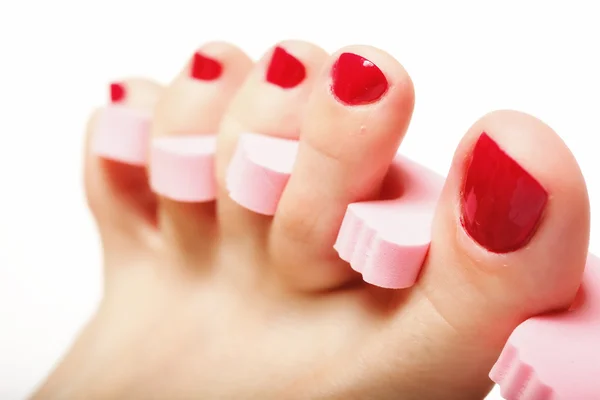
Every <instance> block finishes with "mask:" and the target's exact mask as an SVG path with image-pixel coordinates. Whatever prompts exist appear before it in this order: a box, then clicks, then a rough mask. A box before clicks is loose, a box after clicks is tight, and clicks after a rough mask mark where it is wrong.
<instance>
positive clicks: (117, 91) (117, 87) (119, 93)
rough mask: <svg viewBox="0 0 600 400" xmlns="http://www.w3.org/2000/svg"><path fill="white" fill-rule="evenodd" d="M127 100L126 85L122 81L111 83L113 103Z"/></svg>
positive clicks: (111, 99)
mask: <svg viewBox="0 0 600 400" xmlns="http://www.w3.org/2000/svg"><path fill="white" fill-rule="evenodd" d="M123 100H125V86H123V85H122V84H120V83H111V84H110V101H111V102H113V103H119V102H121V101H123Z"/></svg>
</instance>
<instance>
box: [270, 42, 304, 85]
mask: <svg viewBox="0 0 600 400" xmlns="http://www.w3.org/2000/svg"><path fill="white" fill-rule="evenodd" d="M305 77H306V68H305V67H304V65H303V64H302V62H301V61H300V60H298V59H297V58H296V57H294V56H293V55H291V54H290V53H288V52H287V51H285V49H283V48H282V47H279V46H277V47H275V49H274V50H273V55H272V56H271V62H270V63H269V68H268V69H267V82H269V83H272V84H274V85H277V86H281V87H282V88H284V89H290V88H293V87H295V86H298V85H299V84H300V83H302V81H303V80H304V78H305Z"/></svg>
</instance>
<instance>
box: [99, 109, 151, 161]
mask: <svg viewBox="0 0 600 400" xmlns="http://www.w3.org/2000/svg"><path fill="white" fill-rule="evenodd" d="M150 123H151V116H150V114H149V113H144V112H142V111H138V110H133V109H131V108H128V107H125V106H114V105H111V106H107V107H105V108H104V109H102V110H101V111H100V112H99V114H98V119H97V121H96V130H95V132H94V137H93V138H92V140H93V142H92V152H93V153H94V154H97V155H98V156H100V157H103V158H107V159H111V160H115V161H119V162H122V163H126V164H132V165H146V161H147V152H148V140H149V135H150Z"/></svg>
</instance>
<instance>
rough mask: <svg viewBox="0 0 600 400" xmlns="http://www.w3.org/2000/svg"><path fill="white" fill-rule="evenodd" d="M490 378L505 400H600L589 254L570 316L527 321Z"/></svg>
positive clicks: (598, 310)
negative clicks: (497, 386)
mask: <svg viewBox="0 0 600 400" xmlns="http://www.w3.org/2000/svg"><path fill="white" fill-rule="evenodd" d="M490 378H491V379H492V380H493V381H494V382H496V383H497V384H498V385H499V386H500V392H501V394H502V396H503V397H504V398H505V399H507V400H523V399H527V400H529V399H532V400H559V399H561V400H562V399H565V400H570V399H573V400H574V399H582V400H583V399H600V382H599V378H600V259H599V258H598V257H597V256H594V255H592V254H590V255H589V256H588V260H587V264H586V268H585V271H584V274H583V281H582V285H581V289H580V291H579V293H578V296H577V298H576V300H575V302H574V304H573V306H572V307H571V309H570V310H569V311H565V312H563V313H556V314H553V315H546V316H540V317H535V318H531V319H528V320H527V321H525V322H523V323H522V324H521V325H519V326H518V327H517V328H516V329H515V330H514V331H513V333H512V335H511V336H510V338H509V340H508V342H507V344H506V346H505V347H504V350H503V351H502V353H501V355H500V357H499V358H498V361H497V362H496V364H495V365H494V367H493V368H492V370H491V372H490Z"/></svg>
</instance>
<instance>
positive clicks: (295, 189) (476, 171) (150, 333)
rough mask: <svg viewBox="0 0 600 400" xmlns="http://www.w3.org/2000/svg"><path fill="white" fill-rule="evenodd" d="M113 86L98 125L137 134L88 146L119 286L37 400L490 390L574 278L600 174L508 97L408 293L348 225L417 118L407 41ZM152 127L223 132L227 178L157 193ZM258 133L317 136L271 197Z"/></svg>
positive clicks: (464, 158)
mask: <svg viewBox="0 0 600 400" xmlns="http://www.w3.org/2000/svg"><path fill="white" fill-rule="evenodd" d="M113 88H114V90H113V94H114V100H115V101H116V102H117V103H118V104H113V105H111V106H109V107H106V108H104V109H102V110H99V111H98V112H97V113H95V115H94V117H93V118H92V119H91V121H90V125H89V129H88V131H89V132H88V133H89V135H90V138H92V137H93V135H95V134H96V135H101V134H102V132H101V131H99V130H101V129H105V128H106V127H107V126H109V127H110V128H111V129H112V132H113V133H115V132H116V133H118V132H119V129H120V130H121V131H123V130H127V131H128V132H129V133H130V134H131V132H137V133H136V134H133V135H128V137H129V138H132V137H133V138H135V137H137V138H138V139H136V140H133V139H132V140H133V141H134V142H135V143H126V144H125V143H122V142H119V141H116V142H115V141H111V140H104V141H103V140H99V141H95V140H97V139H94V140H90V141H89V143H90V146H89V147H88V149H87V158H86V160H87V161H86V188H87V194H88V199H89V203H90V207H91V209H92V211H93V213H94V215H95V217H96V219H97V222H98V226H99V230H100V232H101V236H102V239H103V246H104V257H105V295H104V298H103V301H102V303H101V305H100V307H99V310H98V312H97V314H96V315H95V317H94V318H93V319H92V320H91V322H90V323H89V325H88V326H87V328H86V329H85V330H84V332H83V333H82V334H81V336H80V337H79V339H78V340H77V342H76V343H75V344H74V346H73V348H72V349H71V351H70V352H69V353H68V355H67V356H66V357H65V358H64V360H63V361H62V362H61V363H60V365H59V366H58V367H57V368H56V370H55V371H54V373H53V374H52V375H51V376H50V377H49V378H48V380H47V381H46V382H45V383H44V384H43V385H42V386H41V388H40V389H39V390H38V392H37V393H36V394H35V396H34V397H35V398H39V399H53V398H54V399H64V398H86V399H106V398H127V399H151V398H156V399H162V398H172V399H183V398H202V399H240V398H257V399H295V398H298V399H300V398H302V399H305V398H310V399H351V398H357V399H367V398H368V399H397V398H402V399H481V398H483V397H484V396H485V394H486V393H487V392H488V391H489V390H490V389H491V386H492V382H491V381H490V379H489V377H488V374H489V371H490V369H491V368H492V366H493V365H494V362H495V361H496V360H497V358H498V356H499V355H500V352H501V350H502V348H503V345H504V343H505V342H506V340H507V338H508V337H509V335H510V334H511V332H512V331H513V330H514V329H515V327H517V326H518V325H519V324H520V323H521V322H522V321H524V320H526V319H528V318H529V317H531V316H534V315H538V314H541V313H544V312H547V311H551V310H558V309H563V308H567V307H568V306H569V305H570V304H571V302H572V301H573V299H574V297H575V294H576V292H577V288H578V285H579V282H580V279H581V276H582V272H583V269H584V265H585V261H586V255H587V245H588V232H589V205H588V197H587V192H586V187H585V184H584V180H583V178H582V175H581V173H580V171H579V168H578V166H577V163H576V162H575V160H574V158H573V156H572V155H571V153H570V152H569V151H568V150H567V148H566V147H565V145H564V144H563V142H562V141H561V140H560V139H559V137H558V136H557V135H556V134H555V133H554V132H553V131H552V130H551V129H550V128H549V127H548V126H546V125H545V124H543V123H542V122H540V121H539V120H537V119H535V118H533V117H531V116H528V115H525V114H521V113H517V112H512V111H498V112H493V113H490V114H488V115H486V116H484V117H483V118H481V119H480V120H479V121H477V122H476V123H475V124H474V125H473V126H472V127H471V128H470V129H469V130H468V132H467V133H466V135H465V136H464V138H463V140H462V141H461V143H460V145H459V146H458V149H457V150H456V153H455V157H454V161H453V163H452V166H451V168H450V171H449V174H448V177H447V180H446V182H445V184H444V186H443V189H442V191H441V194H440V195H439V196H440V199H439V202H438V203H437V208H436V209H435V217H434V218H433V221H432V228H431V232H432V234H431V246H430V249H429V253H428V255H427V258H426V260H425V261H424V265H423V269H422V271H421V274H420V276H419V277H418V279H417V281H416V283H415V284H414V285H413V286H412V287H410V288H406V289H402V290H389V289H382V288H379V287H376V286H373V285H370V284H367V283H365V282H364V281H363V279H362V276H361V275H360V274H358V273H356V272H354V271H353V269H352V268H350V266H349V265H348V264H347V263H346V262H344V261H342V260H340V258H339V257H338V254H337V252H336V251H335V250H334V244H335V241H336V237H337V233H338V230H339V228H340V225H341V223H342V220H343V218H344V215H345V213H346V209H347V206H348V205H349V204H350V203H355V202H364V201H369V200H374V199H377V198H378V196H379V194H380V192H381V188H382V184H383V183H384V181H385V179H384V178H385V177H386V173H387V171H388V166H389V165H390V163H391V162H392V160H393V158H394V157H395V153H396V149H397V148H398V146H399V144H400V142H401V140H402V138H403V136H404V134H405V132H406V130H407V127H408V124H409V121H410V117H411V114H412V111H413V104H414V93H413V85H412V82H411V80H410V78H409V76H408V74H407V73H406V71H405V70H404V68H403V67H402V66H401V65H400V64H399V63H398V62H397V61H396V60H394V59H393V58H392V57H391V56H389V55H388V54H386V53H384V52H382V51H380V50H378V49H375V48H372V47H365V46H352V47H347V48H344V49H342V50H340V51H338V52H336V53H335V54H333V55H331V56H329V55H327V54H326V53H325V52H324V51H323V50H322V49H320V48H318V47H316V46H314V45H312V44H308V43H304V42H298V41H288V42H284V43H281V44H280V45H279V46H278V47H275V48H274V49H272V50H270V51H269V52H268V53H267V54H266V55H265V56H264V57H263V58H262V59H261V60H260V61H259V62H258V63H256V64H255V65H253V64H252V63H251V61H250V60H249V58H248V57H247V56H246V55H245V54H243V53H242V52H241V51H240V50H238V49H237V48H235V47H233V46H231V45H228V44H224V43H211V44H208V45H206V46H204V47H203V48H201V49H200V50H199V52H198V53H197V54H195V55H194V57H192V60H191V61H190V62H188V63H187V65H186V66H185V67H184V68H183V70H182V72H181V73H180V74H179V76H178V77H177V78H176V79H175V80H174V81H173V82H172V83H171V84H170V85H169V86H168V87H167V88H164V89H162V88H159V87H158V86H157V85H154V84H152V83H150V82H146V81H141V80H131V81H124V82H122V83H121V84H120V86H115V87H113ZM107 116H108V117H110V118H112V119H110V121H108V120H107ZM150 116H151V120H150ZM107 121H108V122H107ZM148 130H150V132H151V136H152V138H153V139H152V140H153V143H155V142H156V141H160V140H162V141H163V143H164V140H165V139H167V140H171V138H174V139H173V140H175V141H177V140H179V139H181V137H183V136H185V135H191V134H194V135H196V136H197V135H206V140H207V141H211V140H216V148H217V150H216V154H214V157H213V155H212V154H209V152H207V154H206V155H205V157H204V156H203V157H200V158H197V159H196V161H197V162H198V163H199V164H198V165H203V166H205V167H206V168H208V169H209V171H212V169H211V168H214V176H215V177H216V184H214V186H212V187H210V185H209V186H203V187H202V188H195V187H194V186H193V182H190V183H188V185H187V186H185V187H187V188H188V189H189V190H186V191H184V192H182V193H180V196H179V198H177V196H170V197H167V196H161V195H157V194H155V192H156V191H155V190H152V186H151V183H149V182H153V181H152V179H153V174H154V173H159V171H155V170H154V169H153V168H154V164H153V157H154V152H149V151H148V150H147V149H145V148H143V147H141V146H140V145H139V143H143V138H144V135H145V134H146V133H147V132H148ZM217 132H218V135H217V136H216V138H215V139H212V135H214V134H216V133H217ZM246 132H253V133H256V134H261V135H265V136H270V137H277V138H284V139H292V140H296V139H298V140H299V147H298V151H297V156H296V160H295V162H294V164H293V173H292V175H291V177H290V178H289V181H287V182H286V184H285V190H284V191H283V193H282V195H281V198H279V199H278V204H277V207H276V210H275V212H274V215H273V216H269V215H264V214H260V213H256V212H254V211H251V210H249V209H248V208H246V207H243V206H241V205H240V204H238V203H237V202H236V201H234V200H233V199H232V198H231V196H229V191H228V189H227V180H228V166H229V165H230V161H231V160H232V157H233V156H234V154H235V152H236V146H237V145H238V142H239V140H238V139H239V138H240V135H241V134H243V133H246ZM104 133H106V132H104ZM136 135H137V136H136ZM432 139H433V140H435V138H432ZM184 140H185V139H184ZM148 154H150V157H149V158H150V159H148ZM111 158H112V160H111ZM213 158H214V160H213ZM190 160H191V159H190ZM196 161H193V160H192V161H190V163H191V164H190V165H195V164H193V163H194V162H196ZM213 161H214V164H213ZM146 163H149V165H150V168H149V171H148V172H146V169H145V167H144V165H145V164H146ZM203 171H204V170H203ZM148 175H149V176H148ZM181 179H182V180H185V179H186V177H181ZM399 185H402V182H399ZM186 196H190V198H186ZM194 196H196V197H194ZM193 198H197V199H199V200H198V201H190V200H191V199H193ZM200 199H202V200H201V201H200ZM408 228H410V227H408Z"/></svg>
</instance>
